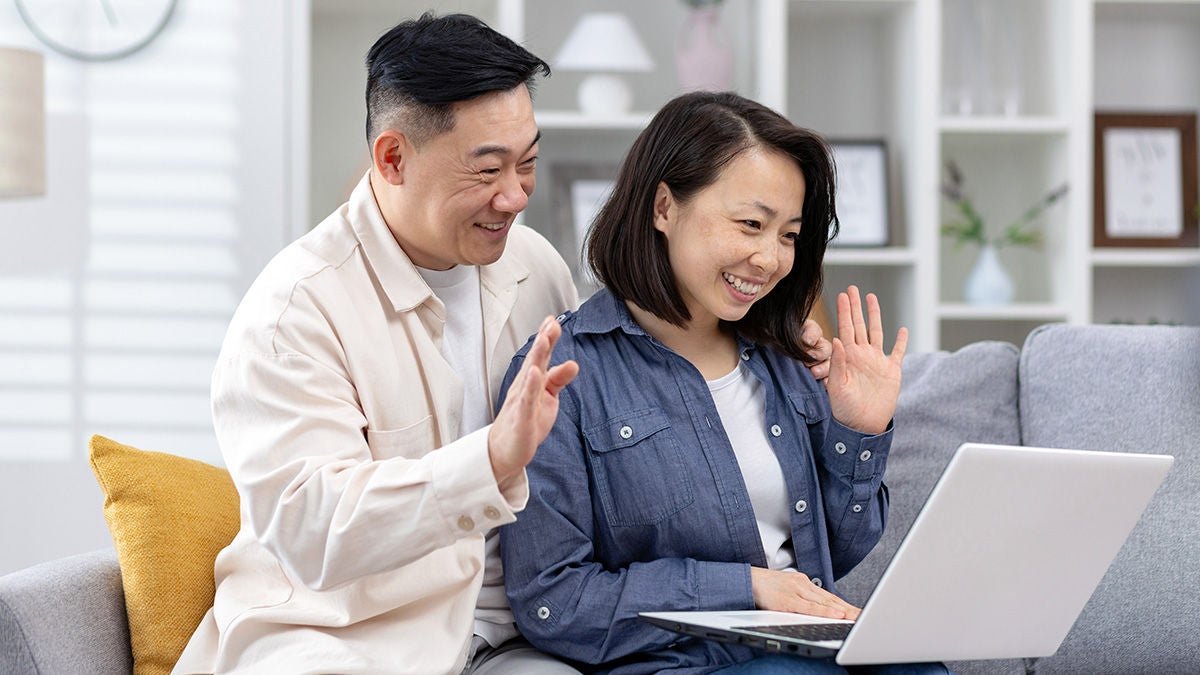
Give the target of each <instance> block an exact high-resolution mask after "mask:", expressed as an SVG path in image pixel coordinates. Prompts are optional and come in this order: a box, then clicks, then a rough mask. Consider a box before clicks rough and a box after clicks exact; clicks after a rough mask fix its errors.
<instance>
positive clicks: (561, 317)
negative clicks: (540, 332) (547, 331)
mask: <svg viewBox="0 0 1200 675" xmlns="http://www.w3.org/2000/svg"><path fill="white" fill-rule="evenodd" d="M554 320H555V321H557V322H559V323H562V322H563V321H566V320H567V315H566V314H559V315H558V316H556V317H554Z"/></svg>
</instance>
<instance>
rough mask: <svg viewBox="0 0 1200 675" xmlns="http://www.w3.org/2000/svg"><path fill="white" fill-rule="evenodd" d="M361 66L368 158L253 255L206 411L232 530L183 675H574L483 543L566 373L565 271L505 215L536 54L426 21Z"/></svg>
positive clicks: (448, 22) (518, 505)
mask: <svg viewBox="0 0 1200 675" xmlns="http://www.w3.org/2000/svg"><path fill="white" fill-rule="evenodd" d="M367 67H368V71H369V72H368V82H367V137H368V142H369V143H370V150H371V159H372V166H371V169H370V171H369V172H368V174H367V175H366V176H365V177H364V178H363V180H362V181H361V182H360V183H359V184H358V186H357V187H356V188H355V190H354V192H353V194H352V195H351V196H350V199H349V201H348V202H347V203H346V204H344V205H343V206H342V207H341V208H340V209H338V211H336V212H335V213H333V214H332V215H331V216H329V217H328V218H326V219H325V221H323V222H322V223H321V224H320V225H318V226H317V227H316V228H315V229H314V230H313V231H311V232H310V233H308V234H307V235H305V236H304V237H302V238H300V239H299V240H298V241H296V242H295V243H293V244H292V245H290V246H288V247H287V248H286V249H284V251H283V252H281V253H280V254H279V255H278V256H276V257H275V259H274V260H272V261H271V262H270V263H269V264H268V266H267V267H266V269H265V270H264V271H263V272H262V274H261V275H260V276H259V278H258V279H257V280H256V281H255V282H254V284H253V285H252V287H251V288H250V290H249V291H248V292H247V294H246V297H245V298H244V299H243V301H242V304H241V305H240V306H239V308H238V310H237V312H236V314H235V315H234V318H233V321H232V323H231V325H230V328H229V332H228V334H227V336H226V338H225V343H224V345H223V346H222V350H221V355H220V357H219V360H218V364H217V367H216V370H215V372H214V375H213V384H212V397H213V419H214V424H215V428H216V432H217V437H218V440H219V442H220V445H221V451H222V453H223V455H224V458H225V461H226V464H227V466H228V468H229V470H230V473H231V474H232V476H233V479H234V482H235V483H236V484H237V487H238V493H239V495H240V496H241V517H242V527H241V531H240V532H239V533H238V535H237V537H236V538H235V539H234V541H233V542H232V543H231V544H230V545H229V547H228V548H226V549H225V550H224V551H222V552H221V554H220V555H219V556H218V557H217V561H216V569H215V574H216V584H217V590H216V598H215V602H214V606H213V608H212V609H211V610H210V611H209V612H208V614H207V615H206V616H205V618H204V620H203V621H202V622H201V624H200V626H199V628H198V629H197V631H196V633H195V635H193V637H192V640H191V642H190V643H189V644H188V646H187V648H186V649H185V651H184V654H183V656H182V657H181V659H180V661H179V663H178V664H177V665H176V672H185V673H192V672H205V673H212V672H229V671H238V672H287V673H330V672H336V673H422V674H425V673H458V672H471V673H479V674H482V673H500V672H507V673H533V674H537V673H547V674H549V673H573V672H575V671H574V670H573V669H571V668H569V667H568V666H566V665H565V664H562V663H559V662H558V661H555V660H554V659H552V658H551V657H549V656H547V655H545V654H543V653H541V652H539V651H537V650H536V649H534V648H532V647H531V646H529V645H528V643H526V642H525V641H524V640H523V639H521V638H520V637H519V635H518V633H517V630H516V627H515V624H514V623H513V618H512V614H511V612H510V611H509V609H508V602H507V599H506V597H505V595H504V587H503V575H502V572H501V570H500V566H499V555H498V550H497V547H498V542H499V539H498V537H495V536H492V535H493V534H494V531H495V529H494V528H496V527H497V526H499V525H502V524H504V523H507V522H511V521H513V520H514V519H515V517H516V516H515V514H516V512H518V511H520V510H521V509H522V508H523V507H524V505H525V502H526V499H527V497H528V484H527V482H526V479H525V473H524V467H525V465H526V464H527V463H528V462H529V460H530V459H531V458H532V457H533V454H534V452H535V450H536V448H537V445H538V444H539V443H540V442H541V441H542V440H543V439H544V438H545V436H546V434H547V433H548V432H549V429H550V427H551V425H552V424H553V422H554V419H555V416H556V415H557V410H558V399H557V394H558V392H559V391H560V390H561V389H562V388H563V387H564V386H566V385H567V384H568V383H569V382H570V381H571V379H572V378H573V377H574V376H575V373H576V372H577V367H576V366H575V364H574V363H566V364H563V365H561V366H558V367H555V368H549V369H548V367H547V366H548V363H549V355H550V352H551V350H552V349H553V345H554V342H555V340H557V338H558V335H559V333H560V328H559V326H558V324H557V322H555V321H554V320H553V319H551V318H550V316H552V315H554V314H557V313H559V312H561V311H563V310H565V309H570V308H573V307H575V306H576V304H577V303H578V298H577V296H576V292H575V287H574V285H573V283H572V281H571V276H570V273H569V271H568V269H567V266H566V264H565V263H564V262H563V260H562V258H561V257H560V256H559V255H558V254H557V253H556V252H555V251H554V249H553V248H552V247H551V246H550V244H549V243H547V242H546V240H545V239H543V238H542V237H540V236H539V235H537V234H536V233H534V232H533V231H532V230H529V229H527V228H524V227H521V226H516V225H514V224H513V221H514V219H515V217H516V215H517V214H518V213H519V212H520V211H521V210H523V209H524V208H525V205H526V203H527V201H528V197H529V194H530V193H532V191H533V187H534V169H535V163H536V158H537V153H538V141H539V138H540V133H539V131H538V129H537V125H536V123H535V121H534V116H533V107H532V102H531V99H530V87H531V86H532V84H533V80H534V78H535V76H536V75H537V74H538V73H539V72H540V73H542V74H549V67H548V66H547V65H546V64H545V62H543V61H542V60H541V59H538V58H537V57H536V56H534V55H532V54H530V53H529V52H528V51H526V50H525V49H523V48H521V47H520V46H518V45H516V44H515V43H513V42H512V41H511V40H508V39H507V38H505V37H503V36H502V35H500V34H498V33H496V32H495V31H493V30H491V29H490V28H488V27H487V26H486V25H484V24H483V23H482V22H480V21H478V20H477V19H474V18H472V17H467V16H462V15H454V16H445V17H436V18H435V17H433V16H432V15H428V14H427V15H425V16H423V17H421V18H419V19H416V20H413V21H407V22H404V23H401V24H400V25H398V26H396V27H395V28H393V29H392V30H391V31H389V32H388V33H386V34H385V35H384V36H383V37H382V38H380V39H379V41H378V42H376V44H375V45H374V46H373V47H372V48H371V50H370V53H369V54H368V57H367ZM548 315H549V316H548ZM535 332H536V333H537V344H536V346H535V347H534V348H533V351H531V357H530V358H529V359H528V363H527V365H526V367H524V368H523V369H522V370H521V373H520V375H518V376H517V380H516V382H515V383H514V385H513V388H512V389H511V390H510V392H509V397H508V399H507V400H506V402H505V404H504V406H503V408H501V409H500V410H499V411H498V412H497V413H496V416H495V419H494V421H493V419H492V414H491V413H492V409H493V405H494V401H495V400H496V397H497V394H498V393H499V392H498V388H499V384H500V380H501V378H502V377H503V375H504V373H505V371H506V369H507V368H508V365H509V362H510V360H511V359H512V356H513V354H514V353H515V352H516V350H517V348H518V347H520V346H521V345H523V344H524V343H525V341H526V340H527V338H528V336H529V335H531V334H533V333H535ZM535 353H536V356H534V354H535Z"/></svg>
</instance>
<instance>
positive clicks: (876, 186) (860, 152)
mask: <svg viewBox="0 0 1200 675" xmlns="http://www.w3.org/2000/svg"><path fill="white" fill-rule="evenodd" d="M830 146H831V147H832V149H833V161H834V163H835V164H836V165H837V196H836V197H835V200H836V206H837V215H838V224H839V226H840V227H839V229H838V235H837V237H835V238H834V239H833V241H831V242H829V245H830V246H886V245H887V244H888V180H887V174H888V171H887V146H886V145H885V144H884V142H883V141H879V140H864V141H831V142H830Z"/></svg>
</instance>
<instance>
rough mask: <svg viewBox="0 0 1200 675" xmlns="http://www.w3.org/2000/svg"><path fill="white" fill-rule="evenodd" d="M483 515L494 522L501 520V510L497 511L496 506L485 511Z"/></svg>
mask: <svg viewBox="0 0 1200 675" xmlns="http://www.w3.org/2000/svg"><path fill="white" fill-rule="evenodd" d="M483 515H485V516H487V517H488V518H491V519H492V520H497V519H499V518H500V509H497V508H496V507H494V506H489V507H487V508H485V509H484V510H483Z"/></svg>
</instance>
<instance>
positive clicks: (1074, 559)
mask: <svg viewBox="0 0 1200 675" xmlns="http://www.w3.org/2000/svg"><path fill="white" fill-rule="evenodd" d="M1173 462H1174V458H1173V457H1171V456H1169V455H1141V454H1131V453H1116V452H1094V451H1087V450H1057V449H1050V448H1027V447H1015V446H1005V445H986V444H979V443H965V444H963V445H962V446H961V447H959V448H958V450H957V451H955V453H954V457H953V458H952V459H951V460H950V463H949V465H947V466H946V470H945V471H944V472H942V476H941V478H940V479H939V480H938V482H937V484H936V485H935V486H934V488H933V491H932V492H931V493H930V495H929V498H928V499H927V500H926V501H925V505H924V506H923V507H922V508H921V512H920V513H919V514H917V518H916V520H915V522H914V523H913V526H912V528H911V529H910V530H909V531H908V534H906V535H905V537H904V540H903V541H902V542H901V543H900V548H899V549H898V550H897V551H896V554H895V556H893V557H892V560H891V562H890V563H888V566H887V569H886V570H885V571H884V573H883V576H882V577H881V578H880V580H879V584H878V585H876V587H875V590H874V591H873V592H872V594H871V597H870V598H868V600H867V602H866V604H865V605H864V606H863V608H862V614H861V615H860V616H859V617H858V621H856V622H849V621H834V620H830V619H823V618H818V617H811V616H806V615H803V614H788V613H783V612H766V611H726V612H643V613H641V615H640V616H641V618H642V619H643V620H645V621H648V622H650V623H653V624H655V625H657V626H660V627H663V628H666V629H668V630H672V631H676V632H679V633H685V634H687V635H696V636H700V637H705V638H710V639H714V640H721V641H724V642H734V643H739V644H746V645H750V646H753V647H758V648H762V649H766V650H769V651H775V652H784V653H792V654H797V655H804V656H813V657H828V656H832V655H834V654H836V661H837V662H838V663H840V664H844V665H856V664H875V663H911V662H924V661H959V660H974V659H1000V658H1023V657H1042V656H1049V655H1051V654H1053V653H1054V652H1055V651H1057V650H1058V647H1059V645H1060V644H1062V641H1063V639H1064V638H1066V636H1067V632H1068V631H1070V630H1071V626H1072V625H1073V624H1074V623H1075V619H1076V618H1078V616H1079V613H1080V612H1081V611H1083V606H1084V605H1085V604H1086V603H1087V601H1088V598H1090V597H1091V595H1092V592H1093V591H1094V590H1095V589H1096V586H1097V585H1098V584H1099V583H1100V579H1101V578H1102V577H1103V576H1104V573H1105V572H1106V571H1107V570H1108V567H1109V565H1110V564H1112V561H1113V558H1114V557H1116V555H1117V552H1118V551H1119V550H1120V548H1121V545H1122V544H1123V543H1124V542H1125V538H1126V537H1127V536H1129V532H1130V531H1131V530H1132V529H1133V526H1134V525H1135V524H1136V523H1137V521H1138V519H1139V518H1140V517H1141V515H1142V511H1143V510H1145V508H1146V505H1147V504H1149V502H1150V498H1151V497H1152V496H1153V495H1154V491H1155V490H1156V489H1158V486H1159V484H1160V483H1162V481H1163V478H1164V477H1165V476H1166V475H1167V471H1168V470H1169V469H1170V468H1171V464H1172V463H1173Z"/></svg>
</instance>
